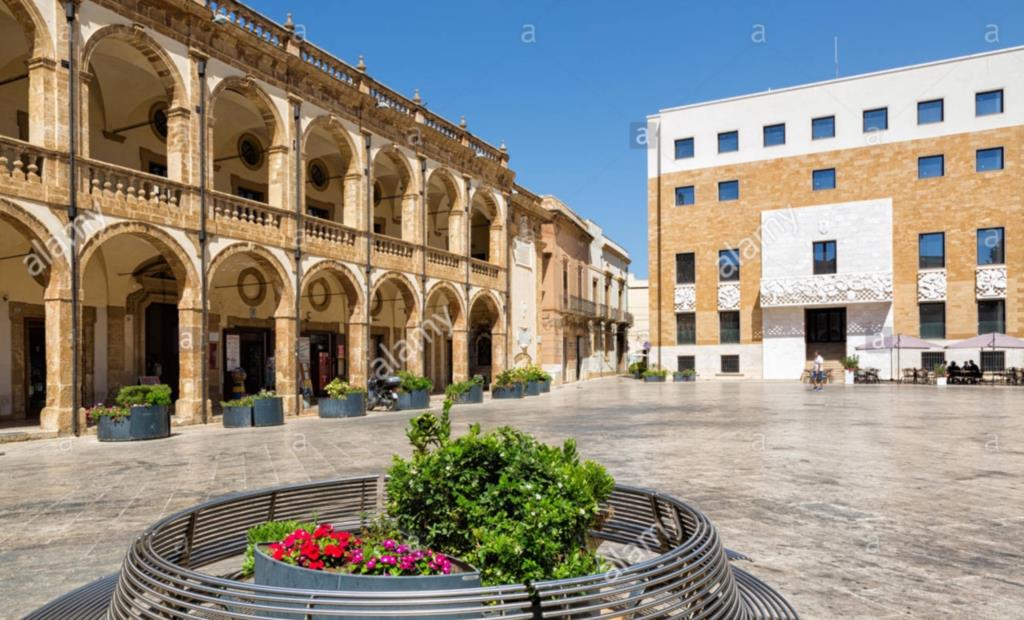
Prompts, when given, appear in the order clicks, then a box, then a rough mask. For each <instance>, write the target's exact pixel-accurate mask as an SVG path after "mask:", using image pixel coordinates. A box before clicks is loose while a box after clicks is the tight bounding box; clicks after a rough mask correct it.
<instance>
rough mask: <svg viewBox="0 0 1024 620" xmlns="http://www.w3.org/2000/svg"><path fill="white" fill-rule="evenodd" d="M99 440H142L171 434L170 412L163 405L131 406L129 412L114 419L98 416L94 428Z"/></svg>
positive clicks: (160, 437)
mask: <svg viewBox="0 0 1024 620" xmlns="http://www.w3.org/2000/svg"><path fill="white" fill-rule="evenodd" d="M96 436H97V437H98V438H99V440H100V441H143V440H146V439H162V438H164V437H170V436H171V414H170V413H169V412H168V411H167V407H165V406H163V405H148V406H144V407H132V408H131V413H129V414H128V415H127V416H125V417H123V418H120V419H117V420H115V419H114V418H112V417H110V416H103V417H101V418H100V421H99V424H98V426H97V429H96Z"/></svg>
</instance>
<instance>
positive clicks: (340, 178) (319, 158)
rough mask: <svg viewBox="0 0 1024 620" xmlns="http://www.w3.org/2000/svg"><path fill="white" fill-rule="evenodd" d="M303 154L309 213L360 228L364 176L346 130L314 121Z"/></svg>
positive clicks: (328, 123) (328, 122)
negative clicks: (361, 186)
mask: <svg viewBox="0 0 1024 620" xmlns="http://www.w3.org/2000/svg"><path fill="white" fill-rule="evenodd" d="M303 156H304V157H305V167H304V174H305V183H306V185H305V197H306V214H307V215H310V216H312V217H316V218H320V219H322V220H327V221H331V222H336V223H338V224H343V225H345V226H349V227H351V228H357V227H358V225H359V222H360V221H361V220H362V219H363V218H360V217H359V213H360V209H361V208H362V205H360V202H359V185H360V184H361V183H362V177H361V176H360V174H359V166H358V161H357V158H356V156H355V153H354V149H353V148H352V144H351V143H350V142H349V140H348V138H347V137H346V136H345V134H344V130H343V129H342V128H341V127H338V126H335V125H333V124H332V123H331V121H321V122H314V123H313V124H312V125H311V126H310V128H309V130H308V131H307V133H306V141H305V148H304V151H303Z"/></svg>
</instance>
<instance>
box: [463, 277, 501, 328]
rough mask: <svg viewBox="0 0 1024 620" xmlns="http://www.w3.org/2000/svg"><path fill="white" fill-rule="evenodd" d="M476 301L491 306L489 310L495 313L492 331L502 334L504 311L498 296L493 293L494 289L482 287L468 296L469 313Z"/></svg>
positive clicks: (471, 311)
mask: <svg viewBox="0 0 1024 620" xmlns="http://www.w3.org/2000/svg"><path fill="white" fill-rule="evenodd" d="M478 303H484V304H487V305H489V306H490V307H491V310H493V311H494V314H495V319H494V327H493V332H494V333H495V334H504V333H505V312H504V310H503V309H502V303H501V300H500V299H498V296H497V295H496V294H495V293H494V291H492V290H490V289H486V288H483V289H480V290H478V291H477V292H476V293H474V294H473V296H472V297H471V298H470V302H469V313H470V314H472V313H473V310H475V309H476V307H477V304H478Z"/></svg>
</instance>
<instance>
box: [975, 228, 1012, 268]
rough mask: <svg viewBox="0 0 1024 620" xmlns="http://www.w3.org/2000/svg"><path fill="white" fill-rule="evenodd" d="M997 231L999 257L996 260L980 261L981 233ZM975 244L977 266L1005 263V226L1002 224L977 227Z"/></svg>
mask: <svg viewBox="0 0 1024 620" xmlns="http://www.w3.org/2000/svg"><path fill="white" fill-rule="evenodd" d="M996 230H998V231H999V258H1000V260H999V261H998V262H991V263H987V262H986V263H983V262H981V233H983V232H989V231H996ZM974 236H975V245H976V252H975V258H976V259H977V264H978V266H979V267H985V266H988V265H1005V264H1006V228H1005V227H1003V226H991V227H989V228H979V229H978V230H977V231H976V232H975V235H974Z"/></svg>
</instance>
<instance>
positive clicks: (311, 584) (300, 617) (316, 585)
mask: <svg viewBox="0 0 1024 620" xmlns="http://www.w3.org/2000/svg"><path fill="white" fill-rule="evenodd" d="M254 559H255V560H256V566H255V576H254V581H255V582H256V584H257V585H261V586H271V587H277V588H295V589H299V590H322V591H328V592H330V591H344V592H382V593H387V592H393V593H395V595H396V598H397V597H399V596H401V595H402V594H403V593H411V592H422V591H425V590H461V589H463V588H479V587H480V573H478V572H476V571H475V570H473V569H472V568H471V567H468V566H465V565H462V566H464V567H465V572H461V573H452V574H450V575H422V576H410V577H379V576H376V575H346V574H342V573H331V572H325V571H320V570H310V569H308V568H303V567H301V566H292V565H291V564H285V563H284V562H278V561H277V560H275V559H273V558H272V557H270V556H269V555H267V554H266V552H265V549H263V548H261V547H259V546H257V547H256V552H255V553H254ZM453 563H454V562H453ZM459 607H462V608H465V607H466V604H465V603H461V604H460V603H453V604H452V605H451V607H450V608H459ZM296 609H297V610H298V611H297V612H296V613H295V614H283V613H275V614H273V616H272V617H274V618H295V619H297V620H304V619H306V618H312V619H314V620H319V619H320V618H324V619H328V618H333V619H337V618H338V616H336V615H331V616H328V615H318V614H317V613H316V606H315V604H311V605H309V606H306V605H302V606H301V607H300V606H296ZM331 609H338V607H337V606H332V607H331ZM431 609H432V610H433V609H436V610H437V611H436V613H431V614H430V616H429V617H430V618H446V619H452V620H454V619H458V620H461V619H463V618H466V619H469V618H480V617H485V616H487V615H489V614H487V613H485V612H484V610H483V609H481V610H480V611H479V612H476V613H461V614H446V613H444V607H443V606H439V607H434V608H431ZM408 610H409V607H408V606H407V605H406V606H403V605H401V604H400V603H398V604H391V605H389V604H388V600H387V599H383V600H381V602H380V603H379V604H377V605H373V606H370V607H367V606H358V607H357V606H352V607H350V608H347V609H346V611H348V612H350V613H351V612H357V611H361V612H363V613H359V614H358V615H346V616H345V617H346V618H350V619H351V618H358V619H359V620H378V619H380V620H388V619H390V620H393V619H394V618H395V617H397V616H393V615H391V616H388V615H379V613H380V612H384V613H385V614H386V613H388V612H401V611H408ZM374 612H378V614H374ZM267 617H271V616H267ZM424 617H427V616H424Z"/></svg>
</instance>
